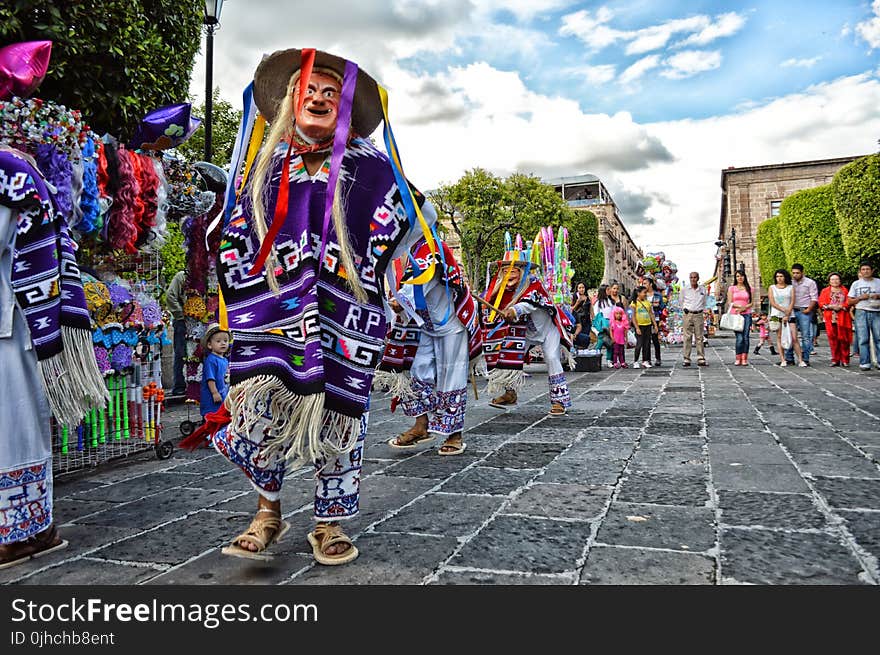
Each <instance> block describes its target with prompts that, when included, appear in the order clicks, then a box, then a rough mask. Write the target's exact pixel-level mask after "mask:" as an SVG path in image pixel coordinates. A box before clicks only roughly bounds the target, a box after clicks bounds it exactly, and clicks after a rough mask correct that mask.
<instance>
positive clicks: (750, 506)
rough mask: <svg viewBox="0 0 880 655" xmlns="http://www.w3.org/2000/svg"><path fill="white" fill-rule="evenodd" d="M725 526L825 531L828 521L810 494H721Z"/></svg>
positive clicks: (745, 492)
mask: <svg viewBox="0 0 880 655" xmlns="http://www.w3.org/2000/svg"><path fill="white" fill-rule="evenodd" d="M718 506H719V507H720V508H721V522H722V523H724V524H727V525H758V526H765V527H771V528H788V529H792V530H803V529H821V528H824V527H825V526H826V524H827V521H826V520H825V517H824V516H823V515H822V513H821V512H820V511H819V509H818V508H817V507H816V504H815V503H814V502H813V500H812V498H811V497H810V496H809V495H808V494H779V493H761V492H754V491H719V492H718Z"/></svg>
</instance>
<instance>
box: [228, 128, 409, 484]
mask: <svg viewBox="0 0 880 655" xmlns="http://www.w3.org/2000/svg"><path fill="white" fill-rule="evenodd" d="M286 150H287V144H282V145H281V146H280V147H279V148H278V149H277V150H276V152H275V160H274V162H273V167H272V172H271V174H270V176H269V180H268V181H267V187H269V189H268V194H269V195H268V197H269V198H272V201H271V202H270V203H269V204H270V206H269V207H268V209H269V211H268V212H267V215H268V216H269V217H272V216H273V215H274V204H275V199H276V198H277V196H278V188H279V182H280V179H281V168H282V161H283V157H284V155H285V153H286ZM284 174H285V175H288V176H289V179H290V195H289V200H288V211H287V215H286V217H285V222H284V225H283V226H282V227H281V229H280V231H279V232H278V236H277V237H276V238H275V240H274V245H275V250H276V252H277V257H278V261H279V264H280V265H279V268H278V269H277V270H276V279H277V281H278V286H279V289H280V293H279V294H277V295H276V294H274V293H273V292H272V291H271V289H270V288H269V286H268V284H267V282H266V277H265V275H264V273H263V271H262V269H259V270H257V271H255V272H253V273H252V272H251V271H252V266H253V263H254V261H255V259H256V257H257V254H258V252H259V249H260V243H259V240H258V238H257V235H256V233H255V231H254V230H253V229H252V221H251V220H250V219H251V215H252V213H251V212H252V210H251V203H250V199H249V197H248V195H247V194H244V195H243V196H242V198H241V200H240V202H239V204H238V205H237V206H236V208H235V210H234V212H233V213H232V216H231V218H230V221H229V223H228V224H227V225H226V226H225V227H224V230H223V236H222V240H221V243H220V254H219V260H218V267H217V270H218V280H219V283H220V288H221V291H222V293H223V299H224V302H225V304H226V308H227V316H228V325H229V328H230V330H231V331H232V334H233V343H232V349H231V355H230V378H231V380H230V381H231V384H232V386H231V388H230V391H229V395H228V397H227V405H228V407H229V412H230V415H231V421H232V424H231V425H230V429H232V430H234V431H235V432H238V433H241V434H246V433H249V432H250V431H251V430H252V429H253V428H254V427H255V426H256V425H257V424H258V423H259V422H260V421H262V420H266V419H267V418H268V417H271V418H268V420H269V421H270V430H271V431H270V433H269V436H270V439H268V440H267V441H266V442H265V443H266V446H265V451H264V452H265V453H266V454H267V455H268V454H272V453H278V454H281V455H283V456H284V457H285V458H287V460H288V467H289V468H295V467H297V466H300V465H302V464H304V463H306V462H308V461H312V462H313V461H316V460H319V459H321V458H324V457H330V456H335V455H337V454H339V453H344V452H348V451H350V450H351V449H353V448H354V447H355V445H356V443H357V438H358V435H359V431H360V425H361V416H362V414H363V412H364V409H365V407H366V405H367V400H368V398H369V393H370V386H371V384H372V380H373V374H374V371H375V369H376V367H377V366H378V364H379V361H380V359H381V356H382V350H383V341H384V338H385V315H384V311H383V309H382V298H383V294H384V291H383V289H382V288H381V284H382V283H381V280H382V278H383V275H384V272H385V269H386V267H387V265H388V263H389V261H390V259H391V255H392V253H393V252H394V250H395V249H396V248H397V246H398V245H399V244H400V243H401V242H402V241H403V239H404V237H405V236H406V235H407V232H408V231H409V229H410V227H409V219H408V218H407V214H406V210H405V209H404V206H403V204H402V201H401V196H400V192H399V190H398V188H397V185H396V183H395V179H394V175H393V173H392V170H391V166H390V164H389V162H388V158H387V157H386V156H385V154H383V153H382V152H380V151H379V150H377V149H376V148H375V146H373V145H372V144H371V143H370V142H369V141H367V140H365V139H360V138H356V139H354V140H352V141H351V142H350V143H349V145H348V146H347V147H346V149H345V155H344V159H343V162H342V168H341V171H340V181H341V185H342V189H341V193H342V197H343V198H344V199H345V200H344V203H345V206H346V207H347V211H346V222H347V226H348V230H349V235H350V239H351V244H352V250H353V253H354V256H355V262H356V264H357V266H358V267H359V271H358V272H359V274H360V279H361V282H362V284H363V286H364V289H365V290H366V292H367V295H368V302H367V304H366V305H361V304H359V303H358V302H357V301H356V300H355V298H354V297H353V295H352V294H351V292H350V290H349V289H348V286H347V284H346V281H345V280H346V278H347V277H348V276H349V275H351V274H354V272H353V271H345V270H344V269H342V268H341V266H340V262H339V259H338V251H339V248H338V244H337V237H336V234H335V231H334V230H333V227H332V224H331V225H330V227H329V230H328V233H327V234H326V235H322V231H323V227H324V209H325V198H326V193H327V167H326V166H325V167H324V168H323V169H322V170H321V171H319V172H318V173H317V174H316V175H315V177H314V178H312V177H310V176H309V174H308V172H307V171H306V169H305V166H304V164H303V161H302V159H301V158H300V157H298V156H294V157H292V158H291V160H290V166H289V170H288V171H285V173H284ZM422 200H423V199H422ZM322 236H323V237H326V244H327V247H326V255H325V258H324V261H323V262H321V263H320V266H319V262H318V261H317V260H318V257H319V253H320V248H321V244H322V241H323V240H324V239H322Z"/></svg>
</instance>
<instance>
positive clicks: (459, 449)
mask: <svg viewBox="0 0 880 655" xmlns="http://www.w3.org/2000/svg"><path fill="white" fill-rule="evenodd" d="M465 448H467V444H466V443H465V442H464V441H461V439H459V441H458V443H450V442H449V439H447V440H446V441H444V442H443V443H442V444H440V448H439V449H438V450H437V454H438V455H444V456H447V455H461V454H462V453H463V452H464V450H465Z"/></svg>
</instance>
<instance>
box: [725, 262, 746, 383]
mask: <svg viewBox="0 0 880 655" xmlns="http://www.w3.org/2000/svg"><path fill="white" fill-rule="evenodd" d="M734 279H735V280H736V281H735V282H734V284H733V285H731V286H730V287H729V288H728V289H727V306H728V307H729V308H730V310H729V311H730V313H731V314H733V315H734V316H741V317H742V319H743V322H742V329H740V330H737V331H736V362H735V363H734V366H747V365H748V363H749V330H751V328H752V287H751V286H749V279H748V277H746V274H745V271H737V272H736V275H735V276H734Z"/></svg>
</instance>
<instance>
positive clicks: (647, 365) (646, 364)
mask: <svg viewBox="0 0 880 655" xmlns="http://www.w3.org/2000/svg"><path fill="white" fill-rule="evenodd" d="M642 368H653V367H652V366H651V362H642Z"/></svg>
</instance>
